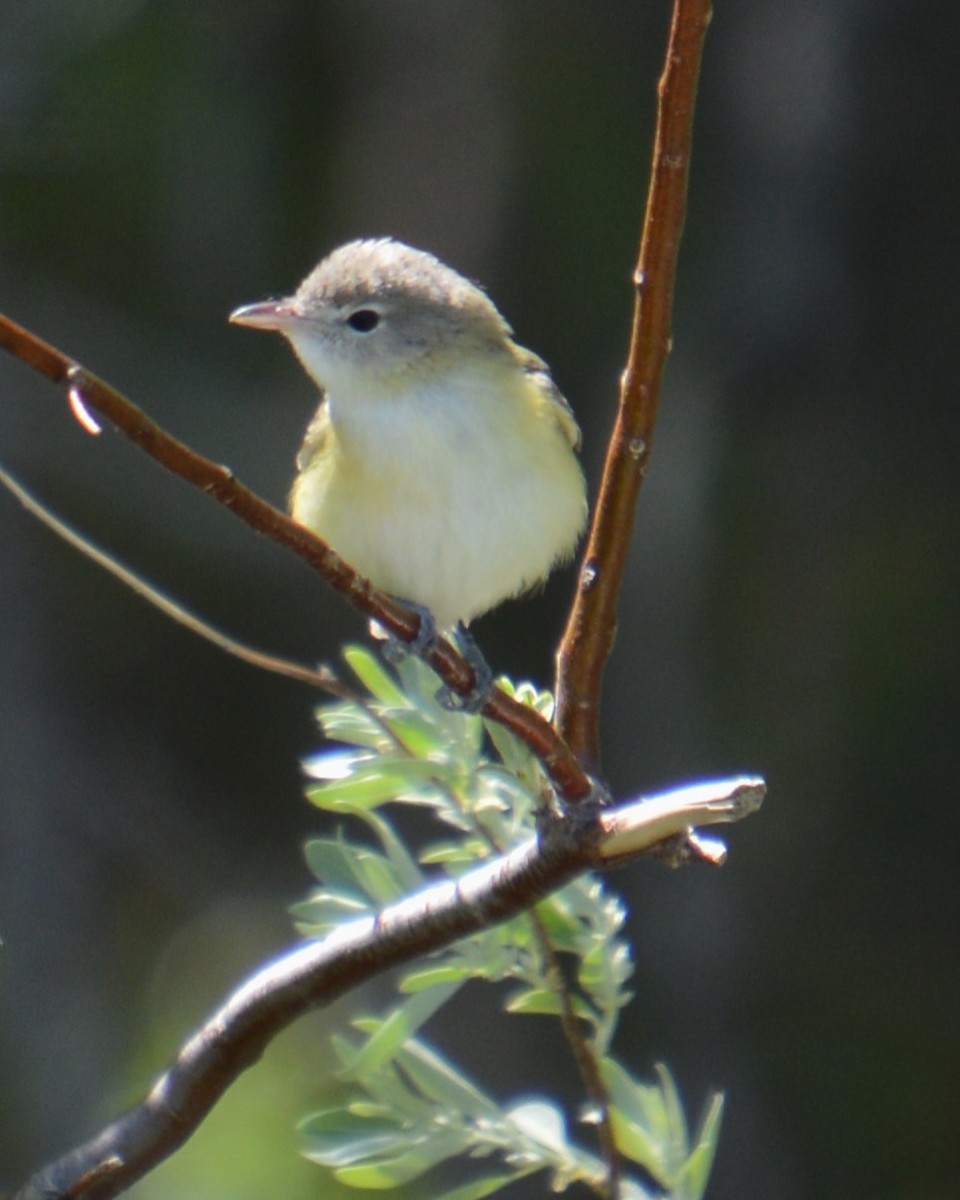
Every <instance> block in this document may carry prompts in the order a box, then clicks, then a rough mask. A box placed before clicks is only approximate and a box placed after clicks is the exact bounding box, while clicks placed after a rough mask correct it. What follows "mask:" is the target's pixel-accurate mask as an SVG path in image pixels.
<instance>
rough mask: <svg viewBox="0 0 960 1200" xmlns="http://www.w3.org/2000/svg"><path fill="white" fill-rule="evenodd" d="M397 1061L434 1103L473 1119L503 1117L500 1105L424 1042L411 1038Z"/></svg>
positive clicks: (495, 1119) (497, 1118)
mask: <svg viewBox="0 0 960 1200" xmlns="http://www.w3.org/2000/svg"><path fill="white" fill-rule="evenodd" d="M397 1062H398V1063H399V1065H400V1066H401V1067H402V1068H403V1070H404V1071H405V1073H406V1074H407V1075H408V1076H409V1077H410V1079H411V1080H412V1081H413V1083H414V1084H415V1085H416V1086H417V1088H418V1089H419V1090H420V1092H421V1093H422V1094H423V1095H424V1096H425V1097H426V1098H427V1099H428V1100H431V1101H433V1102H434V1103H435V1104H439V1105H441V1106H443V1107H444V1108H446V1109H448V1110H449V1111H450V1112H457V1113H463V1114H464V1115H465V1116H467V1117H472V1118H474V1119H484V1120H488V1121H489V1120H493V1121H498V1120H500V1118H501V1115H502V1113H501V1109H500V1106H499V1105H498V1104H496V1103H495V1102H494V1101H493V1100H491V1099H490V1098H489V1097H488V1096H486V1095H485V1094H484V1093H483V1092H481V1091H480V1090H479V1089H478V1088H477V1087H475V1086H474V1084H472V1083H471V1082H470V1080H469V1079H467V1077H466V1076H465V1075H462V1074H461V1073H460V1072H459V1071H458V1070H457V1069H456V1067H454V1066H453V1064H452V1063H450V1062H448V1061H447V1059H445V1058H444V1057H443V1056H442V1055H441V1054H438V1053H437V1052H436V1051H435V1050H431V1049H430V1048H429V1047H428V1046H426V1045H425V1044H424V1043H423V1042H421V1041H419V1040H415V1039H414V1040H412V1041H410V1042H409V1043H408V1044H407V1045H406V1046H404V1048H403V1050H402V1051H401V1052H400V1054H399V1055H398V1056H397Z"/></svg>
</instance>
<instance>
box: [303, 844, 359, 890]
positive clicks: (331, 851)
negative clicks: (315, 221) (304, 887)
mask: <svg viewBox="0 0 960 1200" xmlns="http://www.w3.org/2000/svg"><path fill="white" fill-rule="evenodd" d="M359 849H360V847H358V846H355V845H352V844H351V843H350V842H343V841H339V840H337V839H334V838H311V839H310V841H309V842H307V844H306V845H305V846H304V848H303V855H304V858H305V859H306V860H307V866H308V867H309V868H310V870H311V871H312V872H313V874H314V875H315V876H316V877H317V879H319V880H320V882H321V883H322V884H325V885H326V886H327V887H328V888H329V889H330V890H331V891H336V892H340V893H341V894H344V895H348V896H354V897H356V898H357V899H359V900H364V899H365V897H364V896H363V892H362V891H361V889H360V888H359V887H358V886H357V876H356V873H355V871H354V869H353V860H354V858H355V857H356V855H357V852H358V850H359Z"/></svg>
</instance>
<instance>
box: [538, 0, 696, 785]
mask: <svg viewBox="0 0 960 1200" xmlns="http://www.w3.org/2000/svg"><path fill="white" fill-rule="evenodd" d="M710 17H711V5H710V0H675V3H674V9H673V20H672V24H671V27H670V36H669V41H668V45H667V56H666V65H665V67H664V71H663V75H662V76H661V78H660V83H659V86H658V88H657V96H658V100H659V104H658V110H657V133H656V141H655V144H654V151H653V167H652V173H651V177H650V190H649V192H648V195H647V209H646V215H645V217H644V224H643V237H642V239H641V244H640V259H639V262H638V264H637V269H636V272H635V274H634V283H635V285H636V300H635V304H634V312H633V329H632V332H631V338H630V351H629V356H628V359H627V367H626V370H625V371H624V373H623V377H622V380H621V385H620V405H619V409H618V412H617V419H616V423H615V425H614V429H613V434H612V436H611V439H610V445H609V448H608V451H607V458H606V463H605V465H604V471H603V479H602V481H601V484H600V493H599V496H598V498H597V504H596V508H595V509H594V515H593V523H592V526H591V529H590V537H589V540H588V542H587V549H586V552H585V554H584V558H583V565H582V567H581V570H580V578H579V582H578V585H577V594H576V597H575V598H574V602H573V606H572V608H571V612H570V617H569V620H568V622H567V627H566V630H565V632H564V636H563V641H562V642H561V644H560V649H559V651H558V652H557V683H556V689H555V690H556V695H557V717H556V722H555V723H556V726H557V728H558V729H559V730H560V733H561V734H562V736H563V738H564V740H565V741H566V742H567V744H568V745H569V746H570V747H571V748H572V749H573V750H574V752H575V753H576V754H577V755H578V756H579V757H580V759H581V761H583V762H587V763H591V764H597V763H598V762H599V758H600V748H599V714H600V688H601V684H602V680H603V672H604V668H605V667H606V663H607V659H608V658H609V656H610V651H611V649H612V647H613V640H614V636H615V634H616V626H617V601H618V597H619V593H620V583H621V580H622V578H623V571H624V565H625V563H626V559H627V553H628V550H629V547H630V539H631V535H632V533H633V521H634V512H635V509H636V502H637V496H638V494H639V491H640V486H641V484H642V483H643V479H644V476H645V475H646V472H647V466H648V465H649V461H650V447H651V439H652V437H653V427H654V423H655V421H656V417H657V406H658V404H659V400H660V385H661V380H662V378H663V369H664V365H665V363H666V359H667V355H668V353H669V351H670V320H671V313H672V309H673V285H674V278H675V276H676V267H677V252H678V250H679V247H680V235H681V232H682V230H683V219H684V215H685V212H686V197H687V180H688V176H689V167H690V143H691V127H692V124H693V107H694V99H695V97H696V91H697V79H698V77H699V74H700V60H701V57H702V53H703V41H704V37H705V35H706V31H707V26H708V25H709V23H710Z"/></svg>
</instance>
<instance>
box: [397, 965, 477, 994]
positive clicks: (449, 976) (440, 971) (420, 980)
mask: <svg viewBox="0 0 960 1200" xmlns="http://www.w3.org/2000/svg"><path fill="white" fill-rule="evenodd" d="M473 977H474V973H473V971H472V970H471V969H470V967H469V966H468V965H467V964H466V963H464V962H463V961H462V960H458V961H455V962H450V963H444V964H443V965H442V966H439V967H422V968H417V969H415V970H413V971H411V972H410V973H409V974H408V975H404V976H403V978H402V979H401V980H400V984H399V988H400V991H401V992H404V993H406V994H410V993H412V992H422V991H423V990H424V989H425V988H431V987H436V986H437V984H439V983H457V984H460V983H464V982H465V981H466V980H468V979H472V978H473Z"/></svg>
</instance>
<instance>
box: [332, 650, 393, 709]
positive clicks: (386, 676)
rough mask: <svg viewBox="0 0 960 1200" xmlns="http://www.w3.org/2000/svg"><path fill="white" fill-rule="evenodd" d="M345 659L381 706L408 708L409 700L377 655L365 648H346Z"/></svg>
mask: <svg viewBox="0 0 960 1200" xmlns="http://www.w3.org/2000/svg"><path fill="white" fill-rule="evenodd" d="M343 657H344V658H345V659H346V660H347V662H348V663H349V664H350V669H351V670H352V671H353V673H354V675H356V677H357V678H358V679H359V680H360V682H361V683H362V684H363V686H364V687H365V688H366V689H367V691H368V692H369V693H370V695H371V696H374V697H375V698H376V699H377V700H379V701H380V703H381V704H391V705H396V706H397V707H406V706H407V704H408V701H407V698H406V696H405V695H404V694H403V692H402V691H401V690H400V688H399V687H398V686H397V684H396V681H395V680H394V678H393V676H392V675H391V674H390V672H389V671H387V670H386V668H385V667H384V666H383V664H382V663H381V662H380V660H379V659H378V658H377V657H376V655H374V654H371V652H370V651H369V650H368V649H367V648H366V647H365V646H356V645H354V646H346V647H345V648H344V651H343Z"/></svg>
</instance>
